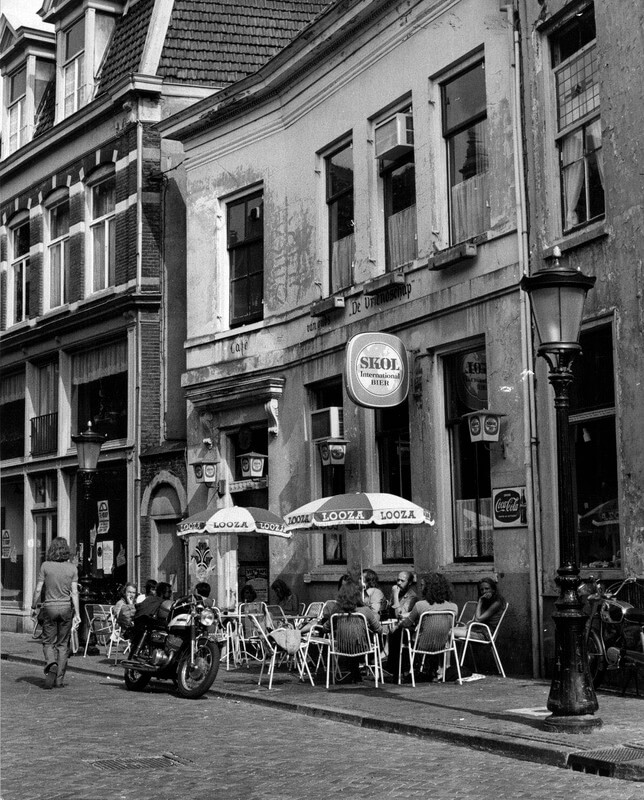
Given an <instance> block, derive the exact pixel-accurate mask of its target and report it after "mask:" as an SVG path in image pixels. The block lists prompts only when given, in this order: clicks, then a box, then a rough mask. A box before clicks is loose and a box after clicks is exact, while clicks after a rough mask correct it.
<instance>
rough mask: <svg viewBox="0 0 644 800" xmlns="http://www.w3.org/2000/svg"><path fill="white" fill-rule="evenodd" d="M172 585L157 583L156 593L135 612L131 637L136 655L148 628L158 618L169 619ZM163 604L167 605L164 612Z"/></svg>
mask: <svg viewBox="0 0 644 800" xmlns="http://www.w3.org/2000/svg"><path fill="white" fill-rule="evenodd" d="M171 598H172V586H170V584H169V583H164V582H163V581H161V582H160V583H159V584H157V588H156V594H153V595H148V596H147V597H146V598H145V599H144V600H143V601H142V602H141V603H139V605H138V606H137V609H136V612H135V614H134V631H133V633H132V635H131V637H130V639H131V641H132V654H133V655H134V656H136V655H137V654H138V651H139V649H140V647H141V644H142V643H143V639H144V637H145V632H146V630H147V629H148V628H149V627H150V626H151V625H152V624H153V623H154V622H155V621H156V620H157V619H167V616H168V613H169V611H170V606H171V605H172V600H171ZM162 605H165V608H164V609H163V611H162V613H163V614H164V615H165V616H164V617H162V615H161V613H160V611H161V607H162Z"/></svg>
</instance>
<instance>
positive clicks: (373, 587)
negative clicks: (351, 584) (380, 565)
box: [362, 569, 389, 618]
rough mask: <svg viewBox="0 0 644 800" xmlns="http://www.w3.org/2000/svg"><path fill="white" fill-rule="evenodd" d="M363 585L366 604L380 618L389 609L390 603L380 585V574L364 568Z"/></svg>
mask: <svg viewBox="0 0 644 800" xmlns="http://www.w3.org/2000/svg"><path fill="white" fill-rule="evenodd" d="M362 586H363V588H364V594H365V600H366V605H367V606H369V608H370V609H371V610H372V611H374V612H375V613H376V614H377V615H378V618H380V615H381V614H382V613H383V612H384V611H386V610H387V608H388V606H389V603H388V602H387V598H386V597H385V595H384V592H383V591H382V589H381V588H380V586H379V585H378V575H377V574H376V573H375V572H374V571H373V570H372V569H364V570H362Z"/></svg>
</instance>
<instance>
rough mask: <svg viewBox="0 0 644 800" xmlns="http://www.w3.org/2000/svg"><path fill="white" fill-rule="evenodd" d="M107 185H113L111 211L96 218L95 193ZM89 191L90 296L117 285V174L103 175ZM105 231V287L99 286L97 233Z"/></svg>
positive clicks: (102, 276) (103, 273) (102, 281)
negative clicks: (97, 279)
mask: <svg viewBox="0 0 644 800" xmlns="http://www.w3.org/2000/svg"><path fill="white" fill-rule="evenodd" d="M107 183H112V185H113V203H112V207H111V208H110V210H109V211H108V212H106V213H104V214H100V215H98V216H95V205H96V202H97V198H96V194H95V192H96V191H98V190H100V188H101V187H103V186H105V185H106V184H107ZM87 191H88V205H89V252H90V258H89V259H88V266H89V286H90V287H91V289H90V292H89V293H90V294H94V293H96V292H100V291H104V290H105V289H109V288H110V287H111V286H114V285H116V173H115V171H114V170H111V171H110V173H109V174H106V175H102V176H101V178H100V179H97V180H95V181H92V182H91V183H88V184H87ZM99 230H102V231H103V242H102V245H101V246H102V249H103V255H102V259H103V260H102V270H101V273H102V274H101V276H100V278H101V283H102V284H103V285H101V286H97V281H96V277H97V259H96V253H97V245H96V233H97V232H98V231H99Z"/></svg>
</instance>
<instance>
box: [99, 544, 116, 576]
mask: <svg viewBox="0 0 644 800" xmlns="http://www.w3.org/2000/svg"><path fill="white" fill-rule="evenodd" d="M101 546H102V548H103V573H104V574H105V575H111V574H112V570H113V569H114V542H113V541H112V540H111V539H107V540H106V541H104V542H101Z"/></svg>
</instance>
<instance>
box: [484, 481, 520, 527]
mask: <svg viewBox="0 0 644 800" xmlns="http://www.w3.org/2000/svg"><path fill="white" fill-rule="evenodd" d="M492 515H493V519H494V527H495V528H526V527H527V525H528V514H527V502H526V496H525V486H507V487H506V488H505V489H492Z"/></svg>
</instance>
